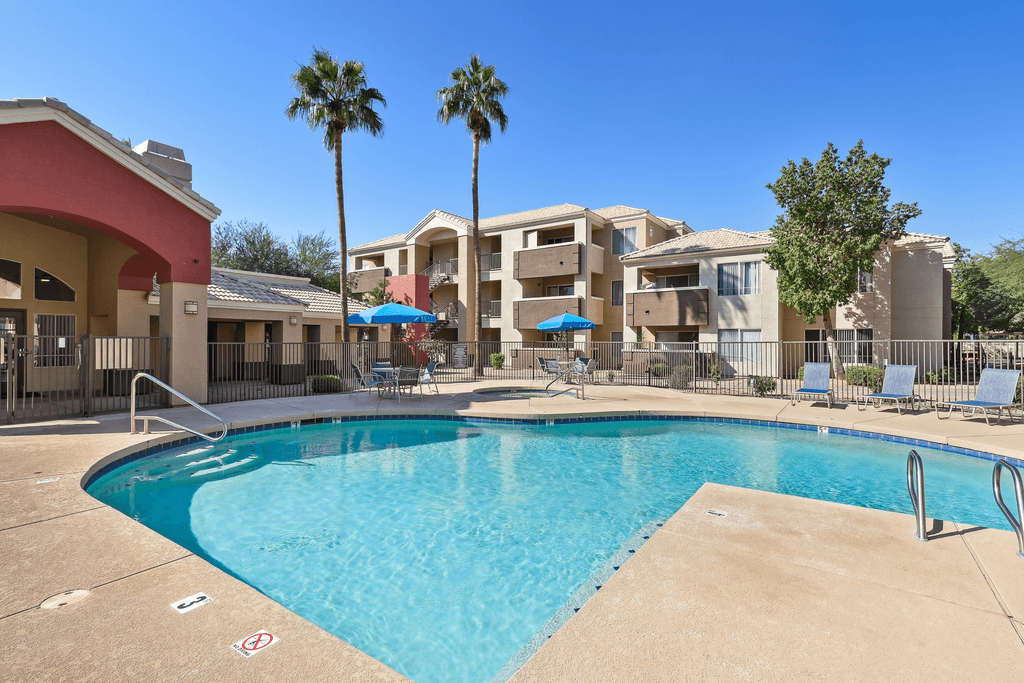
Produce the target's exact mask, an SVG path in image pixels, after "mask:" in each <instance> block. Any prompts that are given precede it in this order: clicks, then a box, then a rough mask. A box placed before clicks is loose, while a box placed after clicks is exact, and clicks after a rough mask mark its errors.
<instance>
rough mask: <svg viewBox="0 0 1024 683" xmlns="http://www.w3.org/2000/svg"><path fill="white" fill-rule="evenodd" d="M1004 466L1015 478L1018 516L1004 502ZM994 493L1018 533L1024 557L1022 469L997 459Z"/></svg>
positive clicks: (1018, 543)
mask: <svg viewBox="0 0 1024 683" xmlns="http://www.w3.org/2000/svg"><path fill="white" fill-rule="evenodd" d="M1004 467H1005V468H1006V469H1007V470H1008V471H1009V472H1010V477H1012V478H1013V492H1014V494H1016V496H1017V516H1016V517H1014V516H1013V513H1012V512H1010V508H1008V507H1006V503H1005V502H1003V489H1002V487H1001V486H1000V485H999V484H1000V481H999V478H1000V475H1001V474H1002V468H1004ZM992 493H993V494H994V495H995V497H996V505H998V506H999V509H1000V510H1002V511H1003V514H1004V515H1006V519H1007V520H1008V521H1009V522H1010V526H1011V527H1012V528H1013V531H1014V533H1015V534H1017V554H1018V555H1020V556H1021V557H1024V528H1022V526H1021V525H1022V524H1024V482H1022V481H1021V476H1020V470H1018V469H1017V468H1016V467H1014V466H1013V465H1011V464H1010V463H1008V462H1007V461H1006V460H1003V459H1000V460H997V461H996V465H995V468H993V470H992Z"/></svg>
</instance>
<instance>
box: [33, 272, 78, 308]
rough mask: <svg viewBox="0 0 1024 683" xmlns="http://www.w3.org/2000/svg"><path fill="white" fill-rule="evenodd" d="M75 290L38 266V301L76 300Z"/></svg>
mask: <svg viewBox="0 0 1024 683" xmlns="http://www.w3.org/2000/svg"><path fill="white" fill-rule="evenodd" d="M74 300H75V290H73V289H71V288H70V287H68V286H67V285H66V284H64V282H63V281H62V280H61V279H60V278H58V277H54V276H53V275H50V274H49V273H47V272H46V271H45V270H39V269H38V268H36V301H74Z"/></svg>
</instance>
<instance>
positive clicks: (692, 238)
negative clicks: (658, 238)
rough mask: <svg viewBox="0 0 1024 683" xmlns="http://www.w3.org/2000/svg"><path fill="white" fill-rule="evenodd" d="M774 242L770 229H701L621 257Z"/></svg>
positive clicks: (665, 254) (684, 252) (698, 250)
mask: <svg viewBox="0 0 1024 683" xmlns="http://www.w3.org/2000/svg"><path fill="white" fill-rule="evenodd" d="M771 243H772V239H771V238H770V237H769V236H768V231H767V230H763V231H761V232H740V231H739V230H733V229H731V228H719V229H718V230H701V231H700V232H691V233H687V234H686V235H681V236H679V237H673V238H672V239H670V240H666V241H664V242H659V243H658V244H655V245H652V246H650V247H647V248H646V249H641V250H639V251H634V252H633V253H632V254H626V255H625V256H623V257H621V260H622V261H632V260H635V259H643V258H650V257H652V256H671V255H674V254H692V253H698V252H704V251H716V250H718V249H738V248H742V247H763V246H767V245H769V244H771Z"/></svg>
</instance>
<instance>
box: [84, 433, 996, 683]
mask: <svg viewBox="0 0 1024 683" xmlns="http://www.w3.org/2000/svg"><path fill="white" fill-rule="evenodd" d="M908 450H909V448H908V447H907V446H904V445H898V444H893V443H886V442H881V441H877V440H867V439H859V438H855V437H846V436H838V435H834V434H833V435H819V434H817V433H815V432H807V431H796V430H789V429H777V428H769V427H757V426H745V425H731V424H721V423H710V422H628V421H627V422H603V423H587V424H571V425H553V426H538V427H522V426H500V425H484V424H469V423H459V422H444V421H427V420H408V421H380V422H352V423H344V424H340V425H322V426H319V425H318V426H304V427H302V429H301V430H300V431H289V430H276V431H270V432H264V433H261V434H260V435H258V436H257V435H245V436H238V437H232V438H228V439H226V440H224V441H223V442H221V443H219V444H216V445H213V446H196V445H193V446H188V447H185V448H181V449H178V450H176V451H165V452H162V453H159V454H157V455H153V456H148V457H146V458H143V459H141V460H137V461H135V462H132V463H130V464H128V465H126V466H124V467H121V468H120V469H117V470H114V471H112V472H110V473H108V474H105V475H103V476H101V477H99V478H98V479H97V480H96V481H94V482H93V483H92V484H90V486H89V489H88V490H89V493H91V494H92V495H94V496H95V497H97V498H98V499H100V500H102V501H103V502H105V503H108V504H109V505H111V506H113V507H115V508H117V509H118V510H121V511H122V512H124V513H125V514H127V515H130V516H132V517H134V518H136V519H138V520H139V521H140V522H142V523H143V524H145V525H147V526H149V527H150V528H152V529H154V530H156V531H157V532H159V533H161V534H163V535H164V536H166V537H168V538H170V539H171V540H173V541H175V542H177V543H179V544H180V545H182V546H184V547H186V548H188V549H189V550H191V551H193V552H195V553H196V554H198V555H200V556H202V557H204V558H206V559H208V560H209V561H211V562H213V563H214V564H216V565H218V566H220V567H222V568H223V569H225V570H226V571H228V572H230V573H231V574H233V575H234V576H236V577H238V578H240V579H241V580H243V581H245V582H247V583H248V584H250V585H252V586H254V587H255V588H257V589H259V590H260V591H262V592H263V593H265V594H266V595H268V596H270V597H271V598H273V599H274V600H277V601H278V602H280V603H281V604H282V605H284V606H286V607H288V608H289V609H291V610H292V611H294V612H296V613H298V614H300V615H302V616H303V617H305V618H306V619H309V620H310V621H312V622H314V623H316V624H317V625H319V626H320V627H322V628H324V629H326V630H327V631H330V632H331V633H333V634H335V635H337V636H338V637H340V638H342V639H344V640H346V641H348V642H349V643H352V644H353V645H355V646H356V647H358V648H360V649H361V650H363V651H365V652H367V653H368V654H370V655H372V656H373V657H376V658H377V659H379V660H381V661H383V662H385V663H386V664H388V665H390V666H391V667H393V668H395V669H396V670H398V671H399V672H401V673H403V674H405V675H406V676H408V677H409V678H411V679H412V680H413V681H415V682H416V683H447V682H452V681H456V682H458V681H462V682H466V683H486V682H487V681H489V680H491V679H492V677H494V676H495V675H496V674H497V673H498V672H499V671H500V670H502V667H503V666H504V665H505V664H506V662H508V661H509V660H510V658H512V657H513V656H515V655H516V654H517V653H519V652H520V650H521V648H523V646H524V645H525V644H526V643H527V642H528V641H530V639H531V636H533V635H534V634H535V633H536V632H537V631H538V629H540V628H541V626H543V625H544V624H545V622H547V621H548V619H549V618H551V617H552V615H553V614H554V613H555V612H556V611H557V610H558V608H559V607H561V606H562V605H564V604H565V603H566V601H567V600H568V599H569V597H570V596H572V595H573V593H574V592H575V591H576V590H577V589H578V588H580V586H581V585H582V584H583V583H584V582H585V581H586V580H587V579H588V577H590V576H591V575H593V574H594V572H595V571H597V570H598V568H600V567H601V566H602V565H603V564H604V563H605V562H606V561H607V560H608V559H609V558H610V557H611V556H612V554H613V553H615V552H616V550H618V549H619V548H620V547H621V546H622V545H623V543H624V542H626V541H627V540H628V539H630V538H631V537H632V536H633V535H634V534H636V532H637V531H638V530H639V529H640V528H641V527H643V526H645V525H648V524H650V523H652V522H656V521H659V520H664V519H666V518H668V517H670V516H671V515H672V514H674V513H675V512H676V511H677V510H678V509H679V508H680V507H681V506H682V505H683V503H685V502H686V500H687V499H688V498H689V497H690V496H691V495H693V493H694V492H696V490H697V489H698V488H700V486H701V485H702V484H704V483H705V482H708V481H710V482H717V483H721V484H730V485H734V486H743V487H748V488H755V489H761V490H765V491H776V492H779V493H786V494H792V495H798V496H805V497H808V498H817V499H820V500H829V501H837V502H842V503H850V504H854V505H860V506H864V507H871V508H878V509H882V510H893V511H897V512H906V513H909V512H911V510H910V506H909V502H908V497H907V492H906V483H905V482H906V478H905V477H906V457H907V451H908ZM917 450H918V452H919V453H920V454H921V456H922V458H923V460H924V466H925V470H926V473H927V500H928V515H929V517H937V518H942V519H946V520H950V521H958V522H964V523H967V524H978V525H982V526H989V527H998V528H1008V527H1007V526H1006V522H1005V520H1004V519H1003V518H1002V517H1001V515H1000V513H999V511H998V509H997V508H996V506H995V503H994V502H993V500H992V492H991V468H992V463H991V462H988V461H984V460H979V459H975V458H970V457H966V456H962V455H955V454H951V453H944V452H940V451H935V450H929V449H922V448H918V449H917ZM1006 479H1009V477H1006ZM1007 496H1012V493H1010V492H1009V491H1008V492H1007ZM912 526H913V525H912V523H911V522H908V527H907V533H908V535H911V534H912V533H913V529H912ZM197 589H198V588H197Z"/></svg>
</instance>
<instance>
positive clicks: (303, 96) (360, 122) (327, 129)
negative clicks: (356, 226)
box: [285, 48, 388, 342]
mask: <svg viewBox="0 0 1024 683" xmlns="http://www.w3.org/2000/svg"><path fill="white" fill-rule="evenodd" d="M292 83H294V84H295V89H296V90H297V91H298V93H299V95H298V97H295V98H293V99H292V101H291V102H290V103H289V104H288V108H287V109H285V114H286V115H287V116H288V118H289V119H295V118H297V117H299V116H303V117H304V118H305V119H306V123H307V124H308V125H309V127H310V129H311V130H318V129H320V128H323V129H324V147H326V148H327V151H333V152H334V184H335V186H336V188H337V192H338V243H339V248H340V250H341V273H340V277H341V282H340V283H339V284H340V285H341V289H340V290H339V291H340V292H341V329H342V341H346V342H347V341H348V292H347V288H346V284H347V283H348V238H347V237H346V235H345V192H344V190H343V188H342V173H341V134H342V133H344V132H346V131H350V130H364V131H366V132H368V133H370V134H371V135H373V136H374V137H379V136H380V135H382V134H383V133H384V121H383V120H381V118H380V115H379V114H377V112H376V111H374V110H373V105H374V103H375V102H380V104H381V106H382V107H386V106H388V103H387V102H386V101H385V100H384V96H383V95H381V94H380V92H379V91H378V90H377V89H376V88H367V87H366V67H364V66H363V63H362V62H357V61H355V60H349V61H347V62H344V63H342V64H338V60H336V59H334V57H332V56H331V54H330V53H329V52H327V50H324V49H323V48H320V49H314V50H313V56H312V58H311V59H310V60H309V64H307V65H305V66H303V65H299V70H298V71H296V72H295V73H293V74H292Z"/></svg>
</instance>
